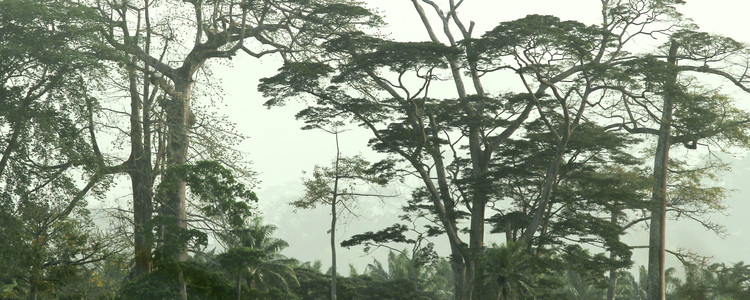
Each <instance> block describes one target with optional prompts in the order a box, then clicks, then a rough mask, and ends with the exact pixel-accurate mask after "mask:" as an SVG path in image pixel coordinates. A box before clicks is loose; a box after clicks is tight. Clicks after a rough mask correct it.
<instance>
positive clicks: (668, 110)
mask: <svg viewBox="0 0 750 300" xmlns="http://www.w3.org/2000/svg"><path fill="white" fill-rule="evenodd" d="M677 48H678V45H677V43H676V42H674V41H673V42H672V45H671V46H670V48H669V57H668V58H667V62H668V63H669V65H670V66H676V65H677ZM676 83H677V72H673V73H672V74H669V76H668V78H667V82H665V83H664V96H663V99H664V103H663V108H662V115H661V124H660V125H659V139H658V142H657V145H656V155H655V157H654V187H653V191H652V198H651V206H650V211H651V223H650V225H649V227H650V228H649V247H648V299H649V300H663V299H664V297H665V282H664V258H665V250H666V245H665V244H666V242H665V237H666V219H667V218H666V216H667V170H668V167H669V166H668V164H669V147H670V146H671V142H670V138H671V134H672V130H671V128H672V124H671V123H672V109H673V106H674V103H673V101H674V94H675V89H676V88H677V87H676Z"/></svg>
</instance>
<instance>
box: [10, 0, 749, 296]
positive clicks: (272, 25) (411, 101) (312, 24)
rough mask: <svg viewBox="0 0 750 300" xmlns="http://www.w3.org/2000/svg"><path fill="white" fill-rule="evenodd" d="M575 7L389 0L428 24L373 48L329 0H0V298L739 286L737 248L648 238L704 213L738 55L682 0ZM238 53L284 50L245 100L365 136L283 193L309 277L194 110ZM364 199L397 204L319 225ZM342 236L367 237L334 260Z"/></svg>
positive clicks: (726, 138)
mask: <svg viewBox="0 0 750 300" xmlns="http://www.w3.org/2000/svg"><path fill="white" fill-rule="evenodd" d="M468 1H476V0H468ZM438 2H439V3H438ZM591 2H592V4H599V5H601V10H600V12H601V16H600V19H601V21H602V22H601V23H600V24H594V25H591V24H583V23H580V22H578V21H570V20H561V19H560V18H558V17H555V16H548V15H528V16H526V17H524V18H521V19H517V20H511V21H505V22H499V24H497V25H496V26H495V27H494V28H493V29H491V30H488V31H486V32H483V33H477V32H475V31H474V29H475V24H474V22H468V20H465V19H463V18H462V16H461V9H460V8H461V7H460V6H461V5H462V4H463V3H464V1H463V0H461V1H454V0H446V1H432V0H411V3H409V2H407V1H403V4H399V5H405V6H406V7H408V8H409V9H414V13H415V19H414V24H415V26H421V27H424V29H425V31H426V33H427V34H426V36H425V40H420V41H397V40H395V39H393V38H392V37H391V36H390V35H389V33H384V32H383V29H384V28H386V27H385V24H384V22H383V19H382V16H379V15H378V14H377V13H376V12H374V11H372V10H371V9H369V8H368V7H366V6H364V5H363V4H362V3H359V2H357V1H349V0H182V1H177V0H158V1H153V0H143V1H136V0H132V1H123V0H90V1H89V0H76V1H73V0H55V1H50V0H0V58H2V59H0V155H1V157H0V228H2V230H0V241H2V242H0V298H2V299H23V298H25V299H337V298H340V299H463V300H470V299H750V266H749V265H745V264H744V263H742V262H737V263H735V264H732V265H726V264H718V263H711V262H709V261H707V260H706V259H705V258H703V257H701V256H700V254H696V253H693V252H689V251H673V250H670V249H669V247H667V245H666V244H665V236H666V234H667V233H666V232H665V224H666V222H668V221H669V220H672V219H691V220H695V221H697V222H699V223H700V224H701V225H703V226H705V227H706V228H707V229H710V230H714V231H716V232H721V230H722V229H723V228H722V226H721V224H715V223H712V222H710V220H708V219H706V216H707V215H708V214H709V213H713V212H721V211H722V210H724V206H723V204H722V201H723V199H724V198H725V197H726V195H727V193H728V191H727V190H725V189H724V188H723V187H721V186H719V185H714V181H712V179H715V178H716V177H717V176H718V175H720V174H721V173H722V172H723V171H725V170H726V169H727V168H728V167H729V166H727V165H726V164H724V163H723V162H721V160H720V159H719V157H720V156H719V155H718V154H719V153H722V152H727V151H746V150H747V148H748V147H750V113H748V112H747V111H745V110H742V109H741V108H739V107H738V105H737V103H738V101H737V99H733V98H732V97H730V96H728V94H729V93H728V92H726V91H725V90H724V89H723V88H717V87H714V86H712V84H715V83H716V82H720V85H722V86H726V87H731V88H732V89H734V90H736V91H737V92H735V93H733V94H732V95H737V94H739V93H747V92H750V74H749V73H748V72H750V48H748V47H747V46H746V45H745V44H743V43H740V42H738V41H735V40H733V39H731V38H729V37H724V36H718V35H713V34H709V33H704V32H700V31H698V30H697V27H696V26H695V25H694V24H691V22H690V20H688V19H685V18H683V17H682V16H681V15H680V13H679V6H680V4H683V1H682V0H601V1H591ZM490 21H491V22H495V23H498V22H497V21H496V20H495V21H493V20H490ZM467 22H468V23H467ZM392 34H393V35H394V36H395V35H397V34H398V33H392ZM653 39H656V40H657V41H658V42H659V43H661V45H660V46H656V47H653V49H644V47H642V46H638V45H639V44H638V43H639V42H641V41H645V40H649V41H652V40H653ZM640 45H642V44H640ZM239 55H247V56H250V57H253V58H257V59H266V58H267V57H275V58H277V59H279V58H280V59H281V60H282V61H283V66H282V67H281V68H280V69H279V70H278V72H277V73H276V74H275V75H273V76H269V77H267V78H264V79H262V80H261V81H260V82H258V90H259V91H260V92H262V93H263V95H264V97H265V98H266V101H267V102H265V105H267V106H268V107H275V106H282V105H285V104H286V103H287V102H289V101H303V102H304V103H305V104H306V108H305V109H304V110H302V111H300V112H299V113H298V114H297V115H296V118H298V119H300V120H302V121H304V122H305V124H306V125H305V127H304V128H302V129H303V130H323V131H326V132H328V133H331V134H333V135H335V136H336V141H337V144H336V146H337V149H338V134H339V133H340V132H341V131H343V130H347V129H350V128H354V127H356V126H359V127H361V128H362V130H363V131H365V132H367V133H368V134H369V135H370V142H369V145H362V146H363V148H364V147H370V148H371V149H372V150H374V151H376V152H378V153H379V154H380V155H379V156H372V157H365V156H362V155H357V156H345V155H343V154H342V153H340V152H338V151H337V153H336V156H335V158H334V159H333V161H332V164H331V165H330V166H317V167H316V168H315V169H314V170H311V171H312V172H311V173H310V174H309V176H308V178H306V179H303V182H302V183H301V184H302V185H304V187H305V189H306V192H305V194H304V195H300V197H299V199H298V201H294V202H293V203H290V204H291V205H294V206H295V207H296V208H299V209H308V208H315V207H318V206H326V207H328V208H329V209H330V212H331V219H330V223H328V224H330V225H327V224H326V226H328V227H329V229H330V230H329V233H330V237H331V240H330V250H331V259H332V262H333V264H332V266H331V268H330V269H329V270H327V271H325V272H324V271H323V269H322V267H321V263H320V262H301V261H299V260H297V259H294V258H290V257H285V256H284V255H282V254H281V251H282V250H283V249H285V248H287V247H290V246H291V247H297V246H299V245H289V244H288V243H287V242H286V241H283V240H280V239H278V238H275V237H274V231H275V230H276V227H274V226H272V225H268V224H264V223H263V219H262V218H261V217H260V212H259V211H258V209H257V208H256V206H255V203H256V202H257V201H263V199H258V197H257V195H256V194H255V193H254V192H253V191H252V190H253V188H254V187H256V185H257V184H258V183H257V181H256V180H257V179H258V178H256V177H257V176H256V175H255V173H253V170H252V169H250V168H249V167H248V166H247V165H246V164H243V162H244V161H245V159H252V157H247V158H246V157H243V152H241V151H239V149H237V145H238V142H239V141H240V140H241V139H242V138H243V136H242V133H239V132H236V130H235V129H234V128H233V124H232V123H231V120H226V119H225V118H222V117H221V115H220V114H218V113H217V111H216V108H215V107H214V106H212V105H213V104H215V103H214V102H213V99H216V98H218V97H221V95H220V93H219V92H218V91H217V89H216V88H215V87H213V86H211V80H209V79H212V78H216V77H220V74H212V73H211V68H210V65H209V64H208V63H209V62H212V61H222V60H226V59H231V58H232V57H234V56H239ZM242 71H243V72H252V71H253V70H242ZM207 99H208V100H207ZM290 118H291V116H290ZM270 130H272V129H270ZM110 144H111V145H113V146H109V145H110ZM266 146H267V147H274V146H275V145H266ZM674 153H678V154H680V155H679V156H675V155H670V154H674ZM676 157H681V158H682V159H678V158H676ZM369 159H373V161H369ZM290 176H297V174H290ZM407 182H408V185H409V186H412V187H413V186H416V188H414V189H413V190H410V191H409V193H410V194H409V197H407V198H408V199H403V198H404V197H402V196H401V195H395V194H392V193H390V192H389V191H390V190H391V189H389V187H392V186H394V185H399V184H403V183H407ZM123 183H129V184H130V186H129V189H130V192H129V193H128V194H127V195H126V196H125V197H124V198H123V197H119V198H118V199H117V200H116V201H117V203H115V204H114V205H115V206H116V207H107V208H106V209H101V210H97V213H94V212H92V205H89V201H91V200H94V199H104V198H107V197H110V198H111V196H112V191H113V190H115V188H116V187H117V186H118V184H119V185H122V184H123ZM118 196H121V195H118ZM366 197H375V198H379V199H381V200H382V201H401V202H402V203H401V204H402V215H401V216H399V218H400V222H399V223H396V224H392V225H388V226H384V228H382V229H380V230H376V231H370V232H364V233H357V234H354V235H352V236H350V237H348V238H347V239H345V240H343V241H339V240H336V228H337V227H336V225H337V222H338V221H339V218H340V216H341V215H342V214H346V213H352V210H350V207H351V206H352V205H355V204H356V203H357V202H359V201H361V200H362V199H363V198H366ZM126 198H128V199H126ZM108 200H109V203H112V201H113V200H112V199H108ZM97 219H98V220H102V219H103V220H106V221H107V222H106V223H108V225H105V224H104V223H105V222H95V220H97ZM644 224H645V225H644ZM646 225H647V226H646ZM280 226H283V224H280ZM646 228H648V229H647V230H648V231H649V234H650V238H649V240H648V241H643V244H644V245H647V246H639V245H629V244H627V243H625V242H623V241H622V240H621V237H622V236H623V235H625V234H626V233H628V232H632V231H636V230H645V229H646ZM437 240H442V241H447V244H448V245H449V246H448V247H449V249H436V247H437V246H436V244H435V242H436V241H437ZM493 241H494V242H493ZM498 242H499V244H498ZM342 246H343V247H359V248H361V249H363V250H364V251H366V252H370V251H376V250H377V249H381V250H379V251H383V250H382V249H389V251H390V252H389V253H388V257H387V261H378V260H374V261H373V262H372V263H371V264H369V265H368V266H367V268H366V269H365V270H363V271H361V272H360V271H358V270H356V268H354V267H353V266H351V265H350V266H349V270H348V276H345V275H344V274H342V273H343V272H341V268H340V264H337V259H336V249H337V248H338V247H342ZM636 248H648V251H649V261H648V266H642V267H640V269H639V272H638V274H636V275H633V274H632V273H630V272H629V270H631V269H632V268H633V264H634V263H633V260H632V252H633V250H634V249H636ZM441 253H443V255H444V253H449V255H447V256H441ZM665 255H675V256H677V257H678V258H679V260H680V261H681V262H682V263H683V265H684V266H683V270H682V271H684V274H685V275H684V277H680V276H676V272H677V271H675V269H674V268H668V269H667V268H666V267H665V264H664V261H665Z"/></svg>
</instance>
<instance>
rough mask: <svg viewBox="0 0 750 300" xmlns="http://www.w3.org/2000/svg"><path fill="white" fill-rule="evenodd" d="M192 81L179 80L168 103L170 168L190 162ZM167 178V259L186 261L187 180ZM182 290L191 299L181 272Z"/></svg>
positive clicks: (175, 176)
mask: <svg viewBox="0 0 750 300" xmlns="http://www.w3.org/2000/svg"><path fill="white" fill-rule="evenodd" d="M189 78H190V77H188V79H182V80H175V92H174V94H172V95H170V96H171V99H169V101H168V103H167V104H166V107H165V111H166V115H167V167H173V166H178V165H183V164H185V163H186V162H187V155H188V148H189V133H190V126H191V124H190V115H191V112H190V88H191V84H190V83H189V82H190V80H189ZM164 177H165V178H164V179H163V180H164V181H166V182H170V183H171V184H172V186H170V187H169V188H168V189H167V194H166V195H165V196H166V197H165V199H162V201H163V203H162V205H161V208H162V209H161V210H160V214H162V215H163V216H165V217H166V218H165V222H166V224H164V225H162V235H163V239H164V246H165V248H166V249H165V253H164V254H165V256H166V258H168V259H170V260H174V261H180V262H184V261H186V260H187V244H186V242H187V241H185V240H183V238H182V237H183V236H184V234H183V233H184V232H185V230H187V216H186V209H185V203H186V199H185V189H186V185H185V181H184V180H183V179H182V178H181V177H180V176H179V174H175V173H167V174H166V175H165V176H164ZM178 278H179V286H178V288H179V290H180V295H181V297H182V299H183V300H184V299H187V291H186V287H185V279H184V276H183V272H182V270H181V269H180V271H179V274H178Z"/></svg>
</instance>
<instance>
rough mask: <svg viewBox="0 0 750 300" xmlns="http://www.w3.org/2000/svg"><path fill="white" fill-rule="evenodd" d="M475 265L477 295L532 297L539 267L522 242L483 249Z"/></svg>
mask: <svg viewBox="0 0 750 300" xmlns="http://www.w3.org/2000/svg"><path fill="white" fill-rule="evenodd" d="M479 261H480V264H479V273H478V274H481V275H480V276H479V278H481V279H480V280H481V281H482V290H481V291H479V292H480V293H481V297H485V298H488V299H489V298H494V299H497V298H501V299H518V298H533V297H534V296H535V295H536V289H537V288H538V285H539V278H537V276H539V274H541V273H542V272H541V270H540V266H539V265H538V263H537V260H536V259H535V258H534V257H533V256H532V255H531V254H530V253H528V252H527V251H526V246H525V245H523V244H522V243H510V244H507V245H504V246H501V247H497V246H494V247H490V248H487V250H486V251H485V253H483V254H482V256H481V258H480V260H479Z"/></svg>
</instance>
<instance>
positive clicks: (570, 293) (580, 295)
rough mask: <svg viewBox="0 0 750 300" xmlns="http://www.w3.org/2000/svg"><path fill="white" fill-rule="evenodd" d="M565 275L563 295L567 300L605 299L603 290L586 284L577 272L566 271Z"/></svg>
mask: <svg viewBox="0 0 750 300" xmlns="http://www.w3.org/2000/svg"><path fill="white" fill-rule="evenodd" d="M565 275H566V276H565V277H566V284H565V288H564V293H565V295H566V296H567V297H568V299H576V300H587V299H604V298H605V297H604V296H605V290H603V289H601V288H597V287H595V286H594V285H592V284H590V283H589V282H586V280H585V279H584V278H582V277H581V275H580V274H579V273H578V272H576V271H573V270H568V271H567V272H566V274H565Z"/></svg>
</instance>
